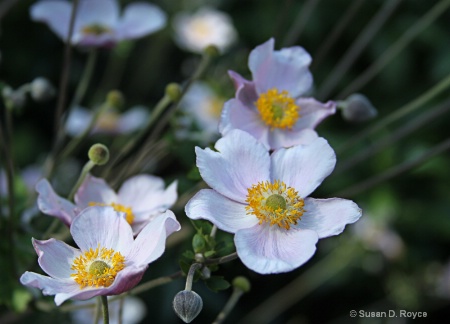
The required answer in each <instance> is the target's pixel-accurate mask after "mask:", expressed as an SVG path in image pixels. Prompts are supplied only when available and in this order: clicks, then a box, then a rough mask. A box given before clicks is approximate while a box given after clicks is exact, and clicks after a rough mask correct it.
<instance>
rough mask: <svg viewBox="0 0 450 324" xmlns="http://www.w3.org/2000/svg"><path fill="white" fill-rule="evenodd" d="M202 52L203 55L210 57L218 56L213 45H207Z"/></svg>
mask: <svg viewBox="0 0 450 324" xmlns="http://www.w3.org/2000/svg"><path fill="white" fill-rule="evenodd" d="M204 51H205V54H206V55H208V56H210V57H217V56H219V55H220V51H219V49H218V48H217V46H215V45H208V46H207V47H206V48H205V50H204Z"/></svg>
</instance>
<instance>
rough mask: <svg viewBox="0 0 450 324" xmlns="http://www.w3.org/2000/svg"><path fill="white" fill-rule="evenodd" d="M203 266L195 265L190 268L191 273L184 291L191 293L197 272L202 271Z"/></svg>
mask: <svg viewBox="0 0 450 324" xmlns="http://www.w3.org/2000/svg"><path fill="white" fill-rule="evenodd" d="M202 267H203V265H202V264H201V263H193V264H192V265H191V267H190V268H189V273H188V275H187V277H186V286H185V288H184V290H186V291H191V290H192V281H193V280H194V275H195V271H197V270H199V269H201V268H202Z"/></svg>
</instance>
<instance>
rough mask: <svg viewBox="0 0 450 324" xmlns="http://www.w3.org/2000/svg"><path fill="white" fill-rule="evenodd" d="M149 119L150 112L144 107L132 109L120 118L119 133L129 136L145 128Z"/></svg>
mask: <svg viewBox="0 0 450 324" xmlns="http://www.w3.org/2000/svg"><path fill="white" fill-rule="evenodd" d="M147 118H148V110H147V109H144V108H142V107H136V108H133V109H130V110H128V111H126V112H125V113H123V114H122V115H121V116H120V119H119V122H118V125H117V128H118V129H117V131H118V132H119V133H121V134H128V133H131V132H134V131H135V130H138V129H141V128H142V127H144V126H145V124H146V122H147Z"/></svg>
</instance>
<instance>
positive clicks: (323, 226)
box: [297, 198, 362, 238]
mask: <svg viewBox="0 0 450 324" xmlns="http://www.w3.org/2000/svg"><path fill="white" fill-rule="evenodd" d="M305 210H306V212H305V213H304V214H303V216H302V218H301V220H300V222H299V223H298V225H297V227H298V228H301V229H310V230H313V231H316V232H317V234H318V235H319V238H324V237H328V236H333V235H338V234H340V233H342V231H343V230H344V228H345V225H347V224H352V223H354V222H356V221H357V220H358V219H359V218H360V217H361V215H362V211H361V208H359V207H358V205H356V204H355V203H354V202H353V201H351V200H347V199H340V198H332V199H313V198H306V199H305Z"/></svg>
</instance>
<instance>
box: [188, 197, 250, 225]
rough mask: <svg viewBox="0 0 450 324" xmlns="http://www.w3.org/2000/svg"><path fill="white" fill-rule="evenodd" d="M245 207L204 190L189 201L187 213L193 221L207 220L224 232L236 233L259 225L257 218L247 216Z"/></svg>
mask: <svg viewBox="0 0 450 324" xmlns="http://www.w3.org/2000/svg"><path fill="white" fill-rule="evenodd" d="M245 206H246V205H244V204H241V203H238V202H235V201H233V200H230V199H228V198H226V197H224V196H222V195H221V194H219V193H217V192H216V191H214V190H211V189H203V190H200V191H199V192H198V193H197V194H196V195H195V196H194V197H192V198H191V200H189V202H188V203H187V205H186V207H185V211H186V215H187V216H188V217H189V218H191V219H207V220H209V221H210V222H211V223H213V224H214V225H216V226H217V227H218V228H220V229H221V230H223V231H226V232H230V233H236V232H237V231H238V230H240V229H243V228H248V227H252V226H254V225H255V224H257V223H258V219H257V218H256V217H255V216H252V215H247V211H246V210H245Z"/></svg>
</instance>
